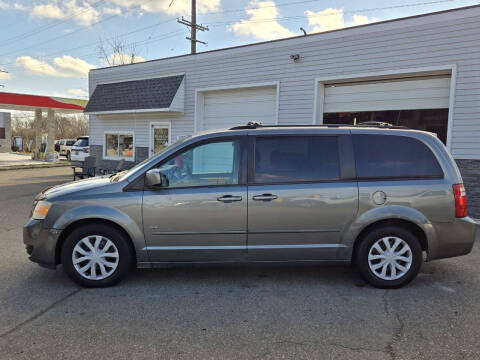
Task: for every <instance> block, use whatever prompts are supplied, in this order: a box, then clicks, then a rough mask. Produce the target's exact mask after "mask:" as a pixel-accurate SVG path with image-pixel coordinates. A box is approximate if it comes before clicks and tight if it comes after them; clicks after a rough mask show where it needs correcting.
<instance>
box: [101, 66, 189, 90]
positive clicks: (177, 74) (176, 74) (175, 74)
mask: <svg viewBox="0 0 480 360" xmlns="http://www.w3.org/2000/svg"><path fill="white" fill-rule="evenodd" d="M137 64H140V63H137ZM108 69H109V68H103V70H108ZM92 70H102V69H101V68H100V69H92ZM180 75H183V76H185V75H186V72H185V71H184V72H175V73H167V74H159V75H151V74H150V75H148V76H143V77H134V78H128V79H124V80H112V81H100V82H98V83H96V84H95V87H97V86H98V85H104V84H117V83H122V82H128V81H138V80H148V79H159V78H165V77H170V76H180ZM93 90H95V88H94V89H93Z"/></svg>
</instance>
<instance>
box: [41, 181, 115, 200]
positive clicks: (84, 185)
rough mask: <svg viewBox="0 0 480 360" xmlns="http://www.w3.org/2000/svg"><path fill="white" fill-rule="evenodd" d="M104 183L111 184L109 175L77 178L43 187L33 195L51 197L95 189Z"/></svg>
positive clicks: (42, 197) (43, 197) (104, 184)
mask: <svg viewBox="0 0 480 360" xmlns="http://www.w3.org/2000/svg"><path fill="white" fill-rule="evenodd" d="M106 185H113V184H112V183H111V182H110V178H109V176H99V177H93V178H89V179H83V180H77V181H73V182H69V183H65V184H61V185H56V186H52V187H49V188H46V189H44V190H43V191H42V192H41V193H40V194H38V195H37V196H36V197H35V200H41V199H45V198H47V199H53V198H56V197H59V196H62V195H67V194H73V193H76V192H79V191H87V190H91V189H96V188H99V187H102V186H106Z"/></svg>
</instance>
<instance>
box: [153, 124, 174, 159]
mask: <svg viewBox="0 0 480 360" xmlns="http://www.w3.org/2000/svg"><path fill="white" fill-rule="evenodd" d="M154 126H163V127H166V128H168V144H169V145H170V144H171V143H172V122H171V121H150V123H149V124H148V133H149V136H148V139H149V140H148V157H150V156H152V155H153V131H152V129H153V127H154Z"/></svg>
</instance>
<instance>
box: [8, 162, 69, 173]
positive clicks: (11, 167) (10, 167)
mask: <svg viewBox="0 0 480 360" xmlns="http://www.w3.org/2000/svg"><path fill="white" fill-rule="evenodd" d="M67 166H71V165H70V164H49V163H45V164H29V165H6V166H0V171H8V170H22V169H39V168H55V167H67Z"/></svg>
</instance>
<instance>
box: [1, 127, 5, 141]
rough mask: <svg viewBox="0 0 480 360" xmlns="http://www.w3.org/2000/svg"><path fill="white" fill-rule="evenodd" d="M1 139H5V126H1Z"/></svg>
mask: <svg viewBox="0 0 480 360" xmlns="http://www.w3.org/2000/svg"><path fill="white" fill-rule="evenodd" d="M0 139H5V128H0Z"/></svg>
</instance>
